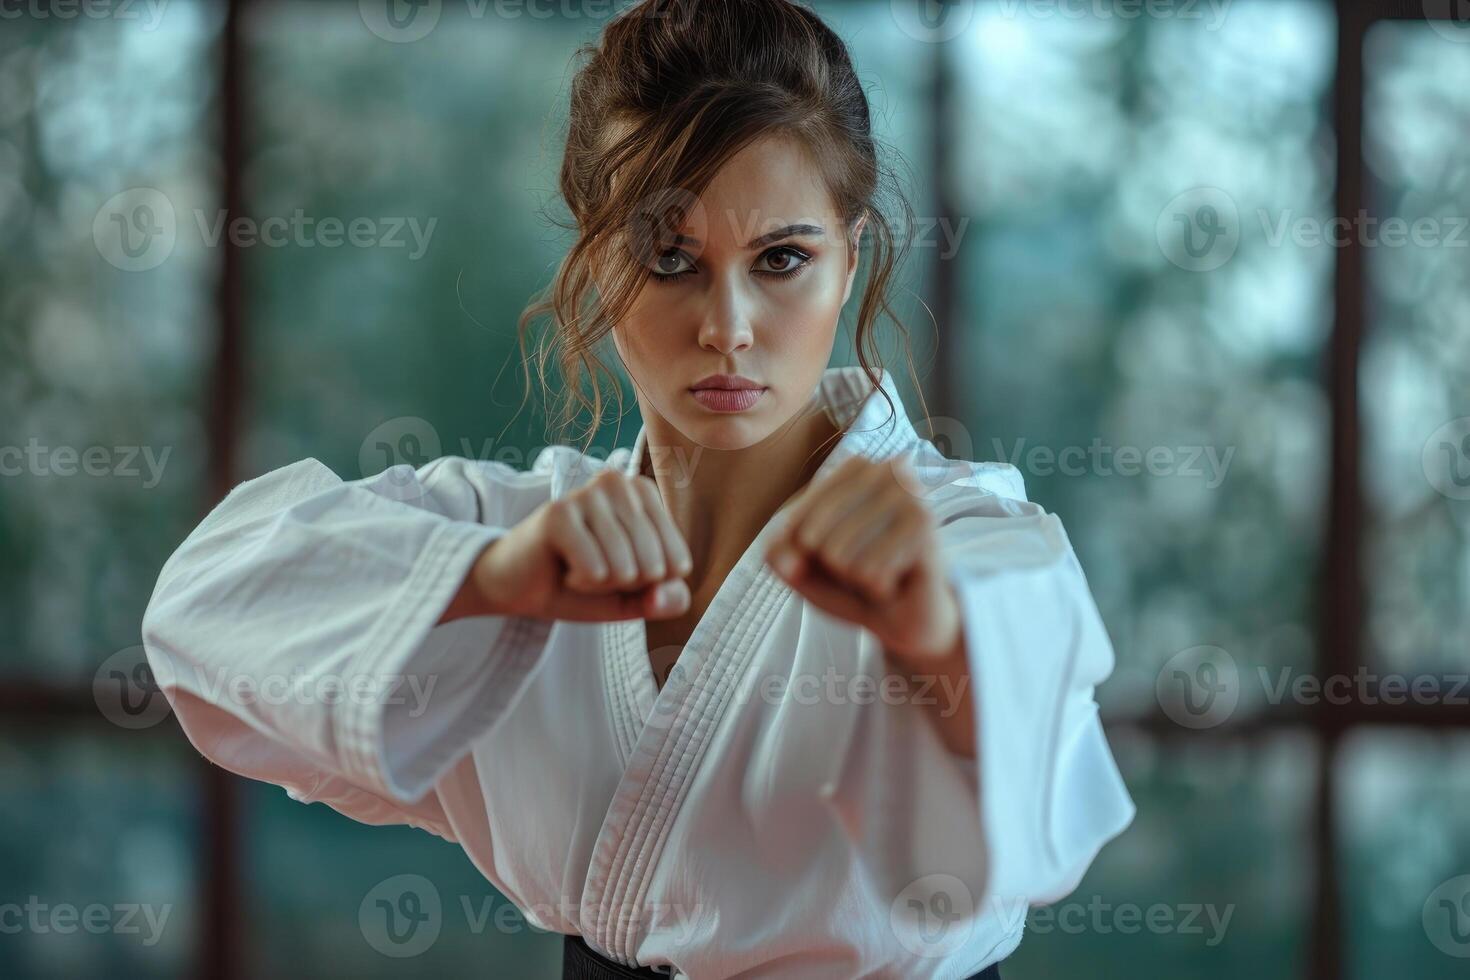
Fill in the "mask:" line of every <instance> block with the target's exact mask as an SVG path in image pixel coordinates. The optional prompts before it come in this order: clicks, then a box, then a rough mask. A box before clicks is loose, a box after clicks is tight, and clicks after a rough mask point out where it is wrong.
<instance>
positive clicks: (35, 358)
mask: <svg viewBox="0 0 1470 980" xmlns="http://www.w3.org/2000/svg"><path fill="white" fill-rule="evenodd" d="M126 6H127V7H129V8H130V10H131V16H122V15H121V9H122V8H121V7H120V6H119V5H107V4H103V5H95V6H94V5H83V7H84V8H85V9H86V10H92V11H102V12H106V11H108V10H111V11H114V12H116V13H117V16H97V15H96V14H95V13H92V14H87V13H83V12H82V9H83V8H79V7H73V8H70V9H71V14H72V16H67V17H50V16H41V15H39V14H36V13H35V12H36V11H40V10H47V9H50V8H49V7H48V6H47V5H44V4H41V5H37V4H31V5H25V8H24V9H25V10H26V11H30V12H31V14H32V15H31V16H19V15H17V16H11V15H7V17H6V19H5V22H4V24H5V26H4V29H3V30H0V257H3V260H0V298H3V301H0V624H3V625H0V673H3V674H4V675H7V676H10V677H14V676H16V675H18V674H28V675H35V676H40V677H44V678H47V679H49V680H54V681H57V682H75V683H85V682H86V680H87V679H88V678H89V677H90V675H91V673H92V670H93V669H94V668H95V667H96V665H97V663H98V662H100V661H101V660H102V659H103V658H104V657H106V656H107V655H108V654H110V653H111V652H112V651H113V650H117V649H119V648H122V647H126V646H130V645H132V644H135V643H137V642H138V628H139V620H140V618H141V616H142V612H143V608H144V606H145V605H146V604H147V601H148V596H149V594H150V592H151V590H152V586H153V582H154V581H155V579H156V577H157V573H158V568H159V566H161V565H162V564H163V561H164V559H165V558H167V557H168V555H169V553H170V551H172V549H173V547H174V545H176V544H177V543H178V541H179V540H180V539H181V538H182V537H183V535H184V534H185V533H186V532H187V530H188V529H189V527H190V526H192V524H193V522H194V521H195V520H197V517H198V510H199V507H200V506H201V504H202V502H203V490H202V484H201V479H200V475H201V468H202V465H203V461H204V450H203V422H202V419H201V410H202V404H203V398H204V391H203V386H204V383H205V380H206V378H207V370H206V365H207V363H208V360H209V352H210V348H211V342H212V332H213V319H212V315H211V307H210V303H211V296H210V291H211V289H212V279H213V275H214V270H213V263H214V257H213V256H212V255H210V254H209V253H208V251H207V250H206V249H205V248H204V247H203V246H202V245H201V244H200V243H199V242H198V241H197V240H195V239H191V238H190V236H188V235H187V234H185V232H186V231H187V228H188V225H189V223H190V219H189V218H188V217H187V215H188V214H190V213H191V211H192V210H194V209H200V208H204V207H207V206H208V202H209V201H210V200H211V199H212V198H211V195H212V187H211V186H210V182H211V179H212V174H213V171H214V168H215V165H216V164H215V161H214V160H213V159H212V158H211V155H210V153H211V150H210V147H211V144H212V136H211V135H210V129H211V126H210V125H209V123H208V114H209V112H210V111H211V100H212V98H213V93H214V70H213V66H212V64H211V62H210V46H211V44H212V43H213V40H214V37H215V35H216V32H217V29H218V23H217V16H216V13H217V8H216V7H215V5H214V4H211V3H170V4H167V5H166V6H165V7H164V9H162V10H158V11H155V10H153V7H156V6H158V5H143V4H138V5H136V6H133V5H126ZM145 7H147V9H146V10H145V9H144V8H145ZM57 9H60V8H57ZM17 14H19V11H17Z"/></svg>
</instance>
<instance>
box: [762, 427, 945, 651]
mask: <svg viewBox="0 0 1470 980" xmlns="http://www.w3.org/2000/svg"><path fill="white" fill-rule="evenodd" d="M917 484H918V480H917V477H916V475H915V474H914V473H913V471H912V469H911V468H910V467H909V464H908V461H907V460H906V459H904V458H903V457H898V458H895V459H892V460H873V459H868V458H867V457H864V456H853V457H851V458H849V459H847V460H845V461H844V462H843V464H842V465H841V466H839V467H837V469H836V470H835V471H834V472H833V473H831V474H830V475H829V476H826V477H824V478H823V479H822V480H820V481H814V482H812V483H809V484H808V485H807V486H806V487H804V488H803V489H802V490H801V491H800V492H799V493H798V494H797V495H796V496H795V497H794V498H793V499H792V502H791V504H790V505H789V506H790V509H789V512H788V514H787V521H786V526H785V528H784V529H783V531H782V532H781V533H780V534H779V535H777V536H776V537H775V538H774V539H773V540H772V541H771V542H770V544H769V546H768V548H767V551H766V559H767V561H769V562H770V563H771V565H772V567H773V568H775V570H776V572H777V574H779V575H780V576H781V577H782V578H783V579H784V580H785V581H786V582H787V583H788V584H790V585H791V587H792V588H793V589H794V590H795V591H796V592H798V593H799V594H801V595H802V596H804V597H805V598H806V599H808V600H809V601H810V602H812V603H813V604H814V605H816V606H817V607H818V608H820V609H823V610H825V611H826V612H829V613H831V614H832V615H834V616H838V617H840V618H842V619H845V620H847V621H848V622H851V623H855V624H857V625H859V626H863V627H866V628H867V629H868V630H870V631H871V632H873V633H874V634H875V635H876V636H877V637H878V639H879V640H881V641H882V643H883V645H884V647H885V648H886V649H888V650H890V651H892V652H893V653H896V654H899V655H900V656H903V657H905V658H906V659H909V660H912V661H920V662H922V661H925V660H928V659H930V658H938V657H943V656H944V655H946V654H949V653H952V652H953V651H954V650H955V649H956V645H957V644H958V643H959V642H960V639H961V636H962V632H961V629H962V624H961V618H960V610H959V602H958V598H957V597H956V595H955V593H954V588H953V586H951V585H950V583H949V582H948V580H947V579H946V577H945V574H944V567H943V565H942V563H941V561H940V557H939V541H938V536H937V534H936V520H935V517H934V514H933V513H932V512H931V511H930V510H929V508H928V507H927V506H925V504H924V502H923V500H921V499H920V498H919V496H918V495H917V494H916V493H915V492H914V487H915V486H916V485H917Z"/></svg>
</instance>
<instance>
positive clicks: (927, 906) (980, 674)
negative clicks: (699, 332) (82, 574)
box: [143, 367, 1134, 980]
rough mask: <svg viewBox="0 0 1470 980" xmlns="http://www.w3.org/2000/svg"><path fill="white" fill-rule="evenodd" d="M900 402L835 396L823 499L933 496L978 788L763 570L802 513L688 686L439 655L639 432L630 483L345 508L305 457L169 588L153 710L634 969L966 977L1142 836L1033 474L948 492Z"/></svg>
mask: <svg viewBox="0 0 1470 980" xmlns="http://www.w3.org/2000/svg"><path fill="white" fill-rule="evenodd" d="M883 387H884V389H885V390H886V391H887V392H888V395H889V397H890V398H891V399H892V400H893V404H894V406H895V408H896V411H897V414H896V415H893V416H891V417H890V414H889V406H888V403H887V402H886V401H885V400H884V399H883V397H882V396H881V395H879V394H877V393H876V392H871V391H870V390H869V382H868V381H867V379H866V377H865V375H864V374H863V373H862V371H861V369H859V368H856V367H847V368H831V369H829V370H827V371H826V372H825V374H824V376H823V378H822V381H821V383H820V387H819V392H820V396H821V398H822V404H823V405H824V406H825V407H826V408H827V409H828V410H829V412H830V413H831V415H832V418H833V421H834V422H835V423H836V424H838V425H839V426H843V425H846V424H847V423H848V422H851V423H852V424H851V427H850V429H849V430H848V431H846V432H845V434H844V435H843V436H842V438H841V440H840V442H839V443H838V444H837V445H836V446H835V447H834V448H833V449H832V451H831V452H830V454H829V456H828V458H827V459H826V460H824V461H823V464H822V469H821V471H820V472H819V474H818V476H817V479H820V478H821V477H822V476H824V475H825V474H826V473H828V472H830V471H831V470H832V468H833V467H835V466H836V465H837V464H839V463H840V462H841V461H842V460H843V459H844V458H845V457H846V456H847V455H849V454H852V453H860V454H863V455H865V456H869V457H872V458H890V457H892V456H895V455H899V454H905V453H907V454H910V460H911V462H912V463H913V468H914V471H915V472H916V473H917V474H918V475H919V476H920V477H921V479H923V480H924V481H925V482H926V485H927V484H932V487H931V489H930V492H929V493H928V494H927V495H926V497H925V499H926V500H929V501H930V502H931V503H932V506H933V507H934V509H935V511H936V514H937V516H938V517H939V522H940V528H939V532H938V534H939V538H940V541H941V547H942V554H943V558H944V562H945V566H946V570H947V574H948V575H949V576H950V579H951V581H952V582H953V583H954V585H955V588H956V590H957V592H958V595H959V596H960V598H961V600H962V604H963V615H964V629H965V635H966V638H967V645H968V653H969V659H970V670H971V673H972V684H971V685H970V687H969V689H968V690H966V691H963V692H961V694H960V695H959V696H963V697H972V698H973V699H974V705H975V710H976V726H977V742H978V752H977V756H976V759H975V760H973V761H972V760H968V759H965V758H964V757H962V756H959V755H955V754H952V753H950V752H949V751H948V750H947V749H946V748H945V747H944V744H943V742H942V741H941V740H940V738H939V735H938V731H937V728H936V727H935V726H934V722H933V719H931V718H930V717H928V716H927V715H928V710H929V709H927V708H925V707H924V706H923V705H921V704H917V703H915V702H914V701H913V700H912V699H910V700H902V699H900V698H897V697H894V696H892V695H893V693H894V689H893V688H892V687H886V688H885V686H884V685H883V683H882V679H883V677H884V675H885V673H886V661H885V658H884V655H883V652H882V650H881V649H880V645H879V643H878V641H877V640H876V638H875V637H874V636H872V634H870V633H868V632H867V631H865V630H863V629H861V628H860V627H857V626H854V625H852V624H849V623H846V622H844V621H842V620H839V619H837V618H835V617H833V616H831V615H829V614H826V613H824V612H822V611H821V610H819V609H817V608H816V607H814V606H811V605H809V604H808V603H807V602H806V601H805V600H804V599H802V598H801V596H800V595H798V594H797V593H795V592H794V591H793V590H792V589H791V588H790V587H789V586H787V585H786V584H785V583H784V582H782V581H781V580H780V578H779V577H777V576H776V575H775V574H774V572H773V571H772V570H771V569H770V568H769V566H767V565H766V563H765V562H764V560H763V558H762V555H763V553H764V550H765V545H766V542H767V541H768V540H769V534H770V532H771V531H772V530H773V529H774V528H775V527H777V526H778V524H779V523H780V522H781V521H783V520H784V516H785V515H784V514H778V515H777V516H776V518H774V519H773V520H772V522H771V523H770V524H768V525H767V527H766V528H765V529H764V530H763V531H762V532H761V534H760V535H759V536H758V537H757V539H756V540H755V541H754V542H753V543H752V544H751V545H750V546H749V548H747V549H746V551H745V553H744V555H743V556H742V557H741V558H740V560H739V562H738V563H737V564H736V565H735V567H734V568H733V569H732V570H731V572H730V574H729V576H728V577H727V578H726V580H725V581H724V583H723V584H722V585H721V586H720V588H719V590H718V592H717V593H716V595H715V597H714V599H713V601H712V602H711V604H710V606H709V608H708V609H707V611H706V612H705V614H704V618H703V619H702V620H701V621H700V622H699V624H698V626H697V628H696V629H695V630H694V633H693V635H692V636H691V637H690V640H689V643H688V646H687V648H686V649H685V651H684V653H683V654H682V656H681V657H680V660H679V666H678V667H677V668H676V669H675V671H674V672H673V674H672V675H671V676H670V678H669V679H668V681H667V682H666V684H665V686H664V687H663V689H662V690H659V689H658V687H657V685H656V684H655V681H654V677H653V673H652V669H651V667H650V664H649V660H648V655H647V649H646V646H645V634H644V624H643V621H642V620H631V621H621V622H612V623H573V622H561V621H557V622H545V621H537V620H530V619H512V618H502V617H476V618H470V619H462V620H457V621H454V622H452V623H447V624H444V625H441V626H435V625H434V624H435V622H436V621H437V620H438V618H439V616H440V613H441V612H442V611H443V609H444V608H445V606H446V605H447V604H448V602H449V601H450V599H451V597H452V596H453V595H454V594H455V593H456V591H457V590H458V588H459V587H460V584H461V582H462V581H463V580H464V578H465V575H466V573H467V572H468V570H469V567H470V565H471V563H472V561H473V559H474V558H475V556H476V555H477V554H478V553H479V552H480V550H481V549H482V548H483V547H484V546H485V545H486V544H487V543H489V542H490V541H492V540H493V539H495V538H496V537H497V536H499V535H500V534H503V533H504V532H505V530H506V529H507V528H509V527H510V526H512V525H514V524H515V523H516V522H517V521H520V520H522V519H523V518H525V517H526V516H527V515H529V514H530V513H531V512H532V511H533V510H534V509H535V508H536V507H537V506H538V505H540V504H542V503H544V502H545V501H547V500H548V499H550V498H554V497H557V496H560V495H562V494H565V493H566V492H568V491H569V490H570V489H572V488H574V487H575V486H577V485H579V484H580V483H581V482H583V481H585V480H587V479H589V478H590V477H591V476H593V475H594V474H595V473H596V472H597V471H598V470H599V469H600V468H601V467H602V466H619V467H623V468H624V469H625V471H626V472H629V473H637V472H639V465H640V463H641V462H642V459H643V455H644V453H645V446H646V430H642V429H640V431H639V433H638V436H637V439H636V440H635V442H634V446H633V448H632V449H627V448H621V447H620V448H618V449H616V450H614V451H613V452H612V453H610V454H609V455H608V458H607V459H606V460H602V459H598V458H596V457H595V456H587V457H583V456H582V454H581V453H579V452H578V451H577V450H575V449H573V448H571V447H567V446H553V447H549V448H548V449H546V450H544V451H542V452H541V453H540V454H539V455H538V456H537V458H536V460H535V462H534V464H533V466H532V469H531V471H529V472H523V471H518V470H516V469H514V468H513V467H510V466H508V465H506V464H503V463H498V462H479V461H474V460H467V459H462V458H458V457H444V458H441V459H437V460H434V461H432V462H430V463H428V464H426V465H424V466H422V467H419V468H417V469H414V468H413V467H411V466H408V465H406V464H404V465H399V466H395V467H391V468H389V469H388V470H385V471H384V472H383V473H380V474H378V475H376V476H373V477H369V478H367V479H361V480H353V481H348V482H344V481H343V480H341V479H339V478H338V477H337V476H336V475H335V474H334V473H333V472H332V471H331V470H329V469H328V468H327V467H325V466H323V465H322V464H321V463H319V462H317V461H316V460H315V459H304V460H302V461H300V462H297V463H293V464H291V465H289V466H284V467H282V468H280V469H278V470H275V471H273V472H270V473H267V474H265V475H264V476H261V477H258V478H256V479H253V480H249V481H246V482H244V483H242V484H241V485H239V486H238V487H236V488H235V489H234V490H233V491H232V492H231V493H230V494H229V496H227V497H226V498H225V499H224V500H223V501H222V502H221V503H220V504H219V505H218V506H217V507H216V508H215V509H214V510H213V511H212V512H211V513H210V514H209V515H208V516H207V517H206V518H205V520H204V521H203V522H202V523H201V524H200V525H199V527H198V528H197V529H195V530H194V531H193V532H192V533H191V534H190V535H189V537H188V538H187V540H185V541H184V543H183V544H182V545H181V546H180V547H179V549H178V550H177V552H175V554H174V555H173V556H172V557H171V558H170V559H169V561H168V562H167V563H166V564H165V565H164V567H163V570H162V573H161V574H160V576H159V580H158V584H157V587H156V589H155V591H154V593H153V597H152V599H151V601H150V603H149V606H148V609H147V612H146V614H145V616H144V620H143V639H144V644H145V647H146V650H147V654H148V657H149V661H150V663H151V665H152V668H153V671H154V676H155V678H156V681H157V683H158V684H159V686H160V688H161V689H162V690H163V692H164V693H165V694H166V696H167V698H168V700H169V703H170V704H171V705H172V707H173V709H174V711H175V713H176V714H177V716H178V719H179V722H180V724H181V725H182V726H183V729H184V731H185V732H186V733H187V735H188V737H189V739H190V740H191V741H192V742H193V744H194V745H195V746H196V747H197V748H198V749H199V751H200V752H202V753H203V754H204V755H205V756H207V757H208V758H209V759H211V760H213V761H214V762H216V763H218V764H219V765H221V766H224V767H225V768H227V769H230V770H232V771H233V772H236V773H239V774H241V775H244V776H249V777H251V778H254V779H261V780H265V781H268V782H271V783H275V784H277V785H280V786H283V787H285V789H286V791H287V792H288V793H289V794H290V795H291V796H292V797H293V798H294V799H297V800H301V801H306V802H322V803H326V804H328V805H329V806H331V807H333V808H335V809H336V810H339V811H340V812H342V813H344V814H346V815H347V816H349V817H352V818H353V819H356V820H359V821H362V822H365V823H370V824H393V823H405V824H409V825H412V826H416V827H422V828H424V829H425V830H428V831H429V832H431V833H434V834H437V835H439V836H440V837H443V838H445V839H446V840H450V841H457V842H458V843H459V844H460V845H461V846H463V847H464V849H465V851H466V852H467V853H468V855H469V857H470V859H471V860H472V861H473V862H474V863H475V866H476V867H478V868H479V869H480V871H481V872H482V873H483V874H484V875H485V877H486V878H487V879H488V880H489V881H490V882H491V883H493V884H494V885H495V887H496V888H497V889H499V890H500V891H501V892H503V893H504V894H505V895H506V896H507V897H508V898H509V899H510V900H511V901H513V902H514V903H515V904H516V905H517V906H518V907H519V908H520V909H521V910H522V912H523V913H524V914H526V916H527V918H528V919H529V921H531V922H532V923H533V924H535V925H536V926H538V927H540V928H545V929H550V930H555V931H557V932H562V933H572V934H581V935H582V936H583V937H584V939H585V940H586V941H587V943H588V944H589V945H590V946H592V947H593V948H594V949H596V950H598V951H599V952H601V953H602V954H603V955H605V956H608V957H610V958H612V959H614V960H617V961H619V962H622V963H626V964H630V965H655V966H660V967H663V968H664V969H666V970H667V971H668V972H670V973H671V974H672V975H674V976H688V977H691V978H694V980H721V978H724V977H733V976H737V975H738V976H740V977H743V978H757V977H781V978H800V980H805V978H813V980H815V978H832V980H838V978H842V980H847V978H855V977H894V978H927V977H934V978H945V980H953V978H961V977H967V976H969V975H970V974H972V973H974V972H976V971H977V970H979V969H981V968H982V967H984V966H986V965H988V964H990V963H993V962H996V961H999V960H1001V959H1003V958H1004V957H1005V956H1006V955H1008V954H1009V953H1010V952H1011V951H1012V950H1013V949H1015V947H1016V946H1017V945H1018V944H1019V943H1020V941H1021V935H1022V931H1023V926H1024V917H1025V912H1026V908H1027V906H1028V904H1030V903H1036V902H1051V901H1056V900H1058V899H1060V898H1061V897H1063V896H1065V895H1066V894H1068V893H1069V892H1070V891H1072V890H1073V889H1074V888H1075V887H1076V885H1077V883H1078V881H1079V879H1080V878H1081V877H1082V874H1083V872H1084V871H1086V869H1087V867H1088V865H1089V864H1090V863H1091V862H1092V860H1093V858H1094V856H1095V855H1096V854H1097V852H1098V850H1099V848H1101V847H1102V845H1103V844H1104V843H1106V842H1107V841H1108V840H1110V839H1112V838H1113V837H1115V836H1116V835H1117V834H1119V833H1120V832H1121V831H1122V830H1123V829H1124V828H1125V827H1127V826H1128V824H1129V823H1130V822H1131V821H1132V819H1133V815H1134V805H1133V802H1132V800H1131V798H1130V797H1129V795H1128V792H1127V789H1126V788H1125V786H1124V784H1123V781H1122V779H1121V777H1120V775H1119V772H1118V769H1117V766H1116V764H1115V763H1114V760H1113V757H1112V754H1111V752H1110V750H1109V747H1108V744H1107V742H1106V739H1105V737H1104V734H1103V730H1102V728H1101V726H1100V725H1099V722H1098V716H1097V705H1096V703H1095V702H1094V700H1093V691H1094V687H1095V685H1097V684H1098V683H1100V682H1101V681H1102V680H1103V679H1104V678H1106V677H1107V676H1108V674H1109V673H1110V672H1111V670H1112V666H1113V650H1112V647H1111V645H1110V643H1109V640H1108V636H1107V634H1106V632H1105V630H1104V628H1103V624H1102V621H1101V619H1100V617H1099V615H1098V612H1097V609H1096V606H1095V604H1094V602H1093V599H1092V596H1091V594H1090V592H1089V590H1088V587H1087V583H1086V581H1085V579H1084V577H1083V573H1082V569H1081V567H1080V566H1079V564H1078V562H1077V558H1076V556H1075V554H1074V553H1073V550H1072V547H1071V545H1070V543H1069V542H1068V540H1067V537H1066V534H1065V533H1064V532H1063V530H1062V526H1061V524H1060V522H1059V521H1058V520H1057V518H1056V517H1055V516H1053V515H1051V514H1048V513H1047V512H1045V511H1044V510H1043V509H1042V508H1041V507H1039V506H1037V505H1036V504H1034V503H1030V502H1028V501H1027V500H1026V498H1025V493H1024V489H1023V486H1022V481H1021V477H1020V474H1019V472H1018V471H1017V470H1016V469H1015V468H1014V467H1012V466H1009V465H1007V464H1000V463H975V462H963V461H951V462H949V463H946V461H945V460H944V458H943V456H942V455H941V454H939V453H938V451H937V450H936V449H935V448H934V447H933V445H932V443H930V442H928V441H927V440H923V439H920V438H919V437H918V435H917V434H916V432H915V431H914V428H913V426H912V425H911V424H910V422H909V420H908V419H907V417H906V416H905V414H904V406H903V403H902V402H901V401H900V400H899V397H898V393H897V391H896V390H895V389H894V387H893V384H892V378H891V375H889V374H887V373H886V372H885V373H884V375H883ZM735 492H738V488H736V489H735ZM863 675H867V681H866V682H864V681H862V680H861V679H860V678H861V677H862V676H863ZM303 680H304V681H307V682H309V683H307V684H306V685H305V686H297V687H292V688H291V690H292V691H293V692H297V693H295V694H289V695H288V694H287V693H285V691H286V687H287V684H288V681H289V682H293V683H298V684H299V682H301V681H303ZM222 681H226V682H228V683H224V684H222V683H221V682H222ZM411 683H412V684H416V685H417V687H416V688H410V684H411ZM332 684H338V685H339V687H335V688H334V687H332V686H331V685H332ZM431 685H432V686H431ZM302 691H306V692H308V693H306V694H302V693H300V692H302ZM323 691H325V692H326V696H323V695H322V692H323ZM310 692H315V694H316V696H312V695H311V693H310ZM333 692H337V696H336V697H332V696H330V695H332V694H333ZM415 692H417V696H416V693H415ZM425 693H427V701H426V702H425V701H424V700H423V697H422V695H424V694H425ZM913 693H914V694H916V695H919V696H924V695H926V694H927V696H928V697H934V698H939V699H941V703H943V701H942V699H943V698H944V697H945V692H944V691H943V690H942V689H940V688H939V687H938V686H937V685H936V687H935V688H933V689H931V690H930V691H928V692H924V691H921V690H919V689H918V688H915V689H913ZM425 703H426V704H427V708H426V709H425ZM951 703H952V702H951ZM669 964H671V966H664V965H669Z"/></svg>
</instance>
